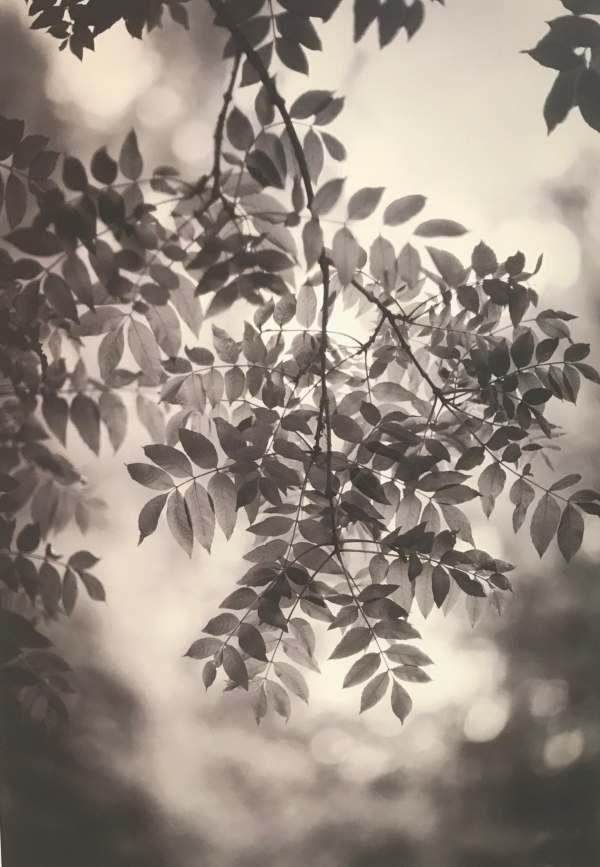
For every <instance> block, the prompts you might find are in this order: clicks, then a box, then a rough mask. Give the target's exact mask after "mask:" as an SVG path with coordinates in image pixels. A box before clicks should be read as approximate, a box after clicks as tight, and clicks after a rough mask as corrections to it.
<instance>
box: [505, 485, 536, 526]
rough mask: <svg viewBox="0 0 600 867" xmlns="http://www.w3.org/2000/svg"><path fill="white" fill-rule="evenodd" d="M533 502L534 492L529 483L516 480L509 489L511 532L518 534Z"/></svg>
mask: <svg viewBox="0 0 600 867" xmlns="http://www.w3.org/2000/svg"><path fill="white" fill-rule="evenodd" d="M534 500H535V491H534V489H533V488H532V486H531V485H530V484H529V482H526V481H525V479H517V481H516V482H515V483H514V485H513V486H512V487H511V489H510V501H511V503H512V504H513V505H514V507H515V510H514V512H513V519H512V522H513V530H514V531H515V533H518V532H519V530H520V529H521V527H522V526H523V523H524V521H525V518H526V516H527V512H528V510H529V507H530V505H531V504H532V503H533V501H534Z"/></svg>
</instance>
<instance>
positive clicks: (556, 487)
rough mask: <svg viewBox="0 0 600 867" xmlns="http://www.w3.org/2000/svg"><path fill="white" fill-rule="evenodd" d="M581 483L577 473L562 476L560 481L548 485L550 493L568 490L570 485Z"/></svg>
mask: <svg viewBox="0 0 600 867" xmlns="http://www.w3.org/2000/svg"><path fill="white" fill-rule="evenodd" d="M580 481H581V476H580V475H579V473H569V475H568V476H563V478H562V479H559V480H558V481H557V482H554V483H553V484H552V485H550V488H549V490H551V491H564V489H565V488H570V487H571V486H572V485H576V484H577V482H580Z"/></svg>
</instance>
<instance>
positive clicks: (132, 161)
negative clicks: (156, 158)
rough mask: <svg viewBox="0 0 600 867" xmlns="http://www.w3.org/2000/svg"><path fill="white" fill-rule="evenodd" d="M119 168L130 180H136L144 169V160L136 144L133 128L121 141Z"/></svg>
mask: <svg viewBox="0 0 600 867" xmlns="http://www.w3.org/2000/svg"><path fill="white" fill-rule="evenodd" d="M119 168H120V170H121V172H122V174H123V175H125V177H126V178H128V180H130V181H137V179H138V178H139V177H140V176H141V174H142V172H143V170H144V162H143V160H142V155H141V153H140V149H139V146H138V140H137V135H136V134H135V130H133V129H132V130H131V131H130V132H129V133H128V134H127V136H126V138H125V141H124V142H123V145H122V147H121V151H120V153H119Z"/></svg>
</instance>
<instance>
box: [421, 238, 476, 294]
mask: <svg viewBox="0 0 600 867" xmlns="http://www.w3.org/2000/svg"><path fill="white" fill-rule="evenodd" d="M427 252H428V253H429V255H430V256H431V258H432V259H433V264H434V265H435V267H436V268H437V270H438V272H439V274H440V275H441V276H442V278H443V279H444V280H445V282H446V283H447V284H448V286H453V287H456V286H460V284H461V283H464V281H465V278H466V275H467V272H466V270H465V269H464V268H463V266H462V263H461V261H460V259H458V258H457V257H456V256H455V255H454V253H449V252H448V251H447V250H438V249H437V248H436V247H427Z"/></svg>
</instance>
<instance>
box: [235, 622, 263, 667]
mask: <svg viewBox="0 0 600 867" xmlns="http://www.w3.org/2000/svg"><path fill="white" fill-rule="evenodd" d="M237 639H238V644H239V645H240V649H241V650H243V651H244V653H247V654H248V656H251V657H252V658H253V659H259V660H261V661H262V662H266V660H267V648H266V646H265V641H264V638H263V637H262V635H261V634H260V632H259V631H258V629H257V628H256V626H252V625H251V624H250V623H240V625H239V627H238V630H237Z"/></svg>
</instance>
